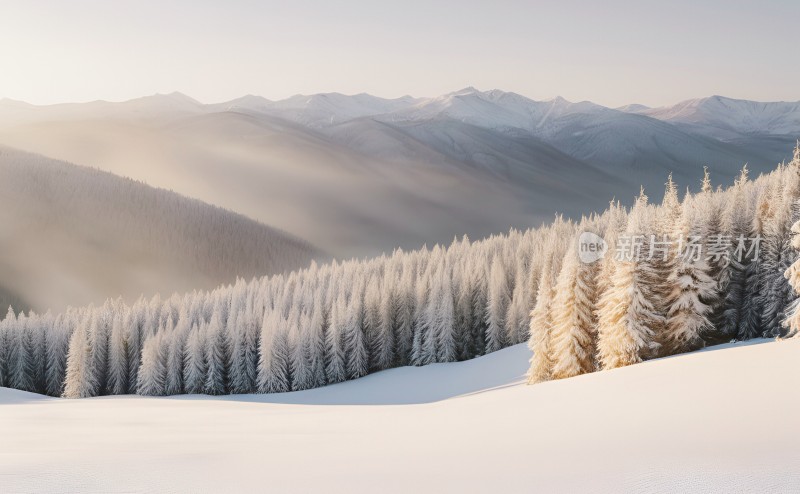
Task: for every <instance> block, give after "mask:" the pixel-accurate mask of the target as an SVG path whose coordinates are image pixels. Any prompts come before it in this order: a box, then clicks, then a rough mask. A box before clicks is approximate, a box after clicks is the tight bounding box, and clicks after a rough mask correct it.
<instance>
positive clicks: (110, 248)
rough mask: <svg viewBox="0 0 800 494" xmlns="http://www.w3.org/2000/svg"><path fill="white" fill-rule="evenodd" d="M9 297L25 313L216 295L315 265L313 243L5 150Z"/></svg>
mask: <svg viewBox="0 0 800 494" xmlns="http://www.w3.org/2000/svg"><path fill="white" fill-rule="evenodd" d="M0 251H2V253H3V254H2V256H0V297H2V295H3V293H5V294H6V298H5V300H6V302H7V303H6V304H5V306H6V307H7V305H8V303H13V304H14V306H15V307H17V308H20V307H19V305H18V304H19V303H20V302H22V303H24V304H25V305H27V307H25V306H23V308H25V309H27V308H34V309H36V310H46V309H48V308H52V309H54V310H58V311H61V310H63V309H64V308H65V307H66V306H67V305H85V304H88V303H90V302H102V301H103V300H105V299H106V298H107V297H109V296H111V297H117V296H123V297H124V298H125V299H126V300H128V301H131V302H132V301H133V300H135V299H136V297H138V296H139V295H140V294H142V293H145V294H152V293H156V292H167V293H170V292H173V291H175V290H180V291H186V290H190V289H194V288H212V287H214V286H217V285H219V284H221V283H225V282H230V281H233V280H235V279H236V277H237V276H243V277H252V276H263V275H268V274H275V273H280V272H284V271H289V270H292V269H297V268H299V267H302V266H307V265H308V263H309V262H310V261H311V259H313V258H315V257H316V256H318V255H319V253H318V252H317V251H316V250H315V249H314V248H313V247H311V246H310V245H309V244H308V243H306V242H304V241H302V240H299V239H296V238H294V237H292V236H291V235H289V234H286V233H284V232H281V231H279V230H275V229H273V228H270V227H267V226H265V225H263V224H260V223H258V222H256V221H253V220H250V219H248V218H246V217H244V216H241V215H239V214H235V213H232V212H230V211H227V210H224V209H222V208H218V207H215V206H210V205H208V204H205V203H203V202H201V201H197V200H193V199H189V198H186V197H182V196H180V195H178V194H175V193H173V192H171V191H167V190H163V189H156V188H152V187H149V186H147V185H145V184H143V183H140V182H136V181H133V180H129V179H125V178H121V177H117V176H115V175H112V174H109V173H105V172H101V171H99V170H94V169H91V168H85V167H80V166H75V165H71V164H69V163H64V162H60V161H54V160H50V159H47V158H44V157H41V156H37V155H32V154H27V153H23V152H19V151H15V150H11V149H2V148H0Z"/></svg>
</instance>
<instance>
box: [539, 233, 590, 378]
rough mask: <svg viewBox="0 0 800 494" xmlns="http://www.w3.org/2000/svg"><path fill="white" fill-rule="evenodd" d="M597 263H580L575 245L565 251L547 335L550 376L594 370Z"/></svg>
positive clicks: (572, 374)
mask: <svg viewBox="0 0 800 494" xmlns="http://www.w3.org/2000/svg"><path fill="white" fill-rule="evenodd" d="M599 267H600V263H599V262H598V261H595V262H592V263H585V262H579V259H578V254H577V252H576V250H575V248H574V247H573V248H571V249H570V250H568V251H567V254H566V255H565V256H564V261H563V262H562V267H561V273H560V274H559V277H558V282H557V284H556V292H555V297H554V298H553V308H554V309H555V310H553V311H552V312H553V320H552V324H553V329H552V336H551V338H550V354H551V357H550V359H551V361H552V378H553V379H564V378H568V377H573V376H577V375H580V374H586V373H589V372H594V370H595V367H596V363H595V354H596V347H597V319H596V315H595V311H594V308H595V306H596V303H597V274H598V272H599Z"/></svg>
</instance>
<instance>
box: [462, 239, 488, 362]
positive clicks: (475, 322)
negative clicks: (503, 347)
mask: <svg viewBox="0 0 800 494" xmlns="http://www.w3.org/2000/svg"><path fill="white" fill-rule="evenodd" d="M467 269H468V270H469V273H470V275H471V277H470V281H469V287H470V289H471V290H472V293H471V308H472V315H471V317H470V319H471V320H472V327H471V329H470V333H471V335H472V347H471V350H472V351H471V352H470V354H471V355H472V356H478V355H483V354H484V353H486V327H487V325H486V319H487V306H488V296H489V277H488V275H487V263H486V261H485V258H484V259H480V258H478V257H477V255H476V254H475V253H472V254H471V255H470V259H469V261H468V264H467Z"/></svg>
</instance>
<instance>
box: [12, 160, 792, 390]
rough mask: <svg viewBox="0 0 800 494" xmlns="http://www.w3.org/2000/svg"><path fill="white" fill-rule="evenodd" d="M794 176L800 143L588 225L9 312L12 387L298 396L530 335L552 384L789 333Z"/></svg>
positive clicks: (542, 376) (535, 377)
mask: <svg viewBox="0 0 800 494" xmlns="http://www.w3.org/2000/svg"><path fill="white" fill-rule="evenodd" d="M799 172H800V152H798V151H796V152H795V157H794V160H793V161H792V162H791V163H789V164H782V165H780V166H778V168H777V169H776V170H775V171H773V172H772V173H769V174H767V175H762V176H760V177H758V178H756V179H754V180H751V179H750V177H748V174H747V169H746V168H745V169H743V170H742V172H741V175H740V177H739V179H738V180H737V181H736V183H735V184H734V185H733V186H732V187H730V188H728V189H726V190H721V189H714V187H713V186H712V185H711V181H710V177H709V176H708V174H706V178H705V179H704V181H703V183H702V184H700V190H698V191H697V192H695V193H692V192H690V191H689V190H688V189H687V191H686V192H685V193H684V194H682V197H681V194H679V189H678V186H677V184H674V183H673V182H672V180H671V178H669V179H668V180H667V185H666V192H665V196H664V199H663V201H662V203H661V204H658V205H655V204H650V203H649V202H648V199H647V196H646V195H645V193H644V191H642V193H641V194H640V195H639V197H638V198H637V199H636V200H635V202H634V204H633V206H632V207H630V208H624V207H623V206H621V205H620V204H619V203H616V202H612V203H611V205H610V207H609V208H608V209H607V210H606V211H605V212H603V213H599V214H592V215H590V216H587V217H585V218H583V219H581V220H580V221H571V220H565V219H563V218H560V217H557V218H556V219H555V221H554V222H553V223H552V224H550V225H545V226H542V227H541V228H538V229H531V230H528V231H525V232H520V231H516V230H512V231H511V232H509V233H508V234H507V235H499V236H493V237H490V238H487V239H484V240H479V241H474V242H471V241H470V240H469V239H468V238H466V237H465V238H463V239H455V240H454V241H453V242H452V243H451V244H450V245H449V246H441V245H437V246H434V247H433V248H425V249H421V250H418V251H413V252H403V251H401V250H397V251H395V252H394V253H392V254H391V255H385V256H382V257H379V258H375V259H370V260H350V261H345V262H332V263H329V264H325V265H317V264H315V263H312V264H311V266H310V267H308V268H306V269H304V270H300V271H293V272H291V273H288V274H281V275H275V276H270V277H263V278H258V279H253V280H252V281H249V282H247V281H245V280H239V281H238V282H236V283H235V284H233V285H228V286H223V287H219V288H217V289H215V290H213V291H209V292H201V291H196V292H193V293H188V294H185V295H183V296H180V295H173V296H171V297H169V298H167V299H161V298H160V297H159V296H156V297H154V298H152V299H150V300H145V299H140V300H139V301H137V302H136V303H134V304H131V305H128V304H125V303H123V302H122V301H121V300H109V301H107V302H106V303H105V304H103V305H102V306H98V307H92V306H90V307H83V308H70V309H69V310H67V311H65V312H64V313H61V314H58V315H54V314H50V313H47V314H44V315H39V314H34V313H27V314H26V313H19V314H17V313H15V312H14V311H13V310H12V309H9V312H8V314H7V316H6V317H5V319H4V320H3V321H2V322H0V385H2V386H7V387H12V388H16V389H22V390H27V391H33V392H38V393H46V394H49V395H52V396H65V397H71V398H77V397H90V396H98V395H108V394H127V393H138V394H144V395H172V394H180V393H206V394H227V393H254V392H260V393H273V392H285V391H293V390H302V389H309V388H314V387H319V386H324V385H327V384H332V383H337V382H341V381H345V380H348V379H355V378H359V377H362V376H364V375H366V374H368V373H371V372H375V371H379V370H382V369H388V368H392V367H397V366H404V365H425V364H429V363H434V362H453V361H458V360H465V359H470V358H473V357H475V356H478V355H483V354H486V353H490V352H494V351H496V350H499V349H501V348H504V347H506V346H509V345H514V344H519V343H523V342H526V341H527V342H528V344H529V345H530V347H531V348H532V349H533V351H534V356H533V359H532V361H531V370H530V381H531V382H541V381H544V380H548V379H557V378H565V377H570V376H575V375H578V374H581V373H586V372H592V371H594V370H597V369H608V368H614V367H619V366H623V365H629V364H633V363H636V362H640V361H643V360H646V359H650V358H654V357H659V356H664V355H670V354H674V353H680V352H685V351H690V350H694V349H697V348H700V347H703V346H705V345H709V344H715V343H719V342H724V341H729V340H732V339H749V338H754V337H760V336H768V337H776V336H785V335H786V334H787V332H788V330H787V329H786V327H785V326H784V324H785V323H786V320H787V318H788V319H789V320H796V319H797V318H798V316H796V315H795V314H794V313H793V307H795V305H794V299H795V298H796V297H795V294H794V291H793V290H792V286H791V285H790V284H789V281H788V280H787V278H786V277H785V276H784V274H785V273H786V271H787V269H789V268H790V266H791V265H792V264H793V263H794V261H795V260H796V259H797V254H796V251H795V249H794V248H793V246H792V245H791V244H792V230H791V227H792V224H793V223H794V222H795V221H796V220H797V219H798V212H799V211H800V208H797V207H796V206H795V205H796V201H797V200H798V199H800V174H799ZM586 233H591V234H593V235H594V236H596V237H597V238H602V239H603V241H604V242H605V243H606V245H607V247H608V249H607V252H606V253H605V255H604V256H601V257H599V259H597V260H594V262H588V261H587V262H582V261H581V259H583V257H581V254H582V252H581V249H583V247H584V244H583V243H582V242H581V241H580V239H583V238H584V235H585V234H586ZM628 247H631V248H630V249H629V248H628ZM792 272H794V271H793V270H792V269H790V270H789V274H791V273H792ZM794 281H796V280H793V282H794ZM794 328H795V329H793V330H794V331H796V325H795V326H794Z"/></svg>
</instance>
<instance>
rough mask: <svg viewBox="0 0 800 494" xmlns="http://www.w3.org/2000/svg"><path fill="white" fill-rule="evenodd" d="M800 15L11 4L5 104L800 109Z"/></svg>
mask: <svg viewBox="0 0 800 494" xmlns="http://www.w3.org/2000/svg"><path fill="white" fill-rule="evenodd" d="M798 20H800V2H798V1H797V0H785V1H775V0H773V1H763V0H762V1H758V2H756V1H743V0H706V1H702V0H693V1H684V0H659V1H652V0H638V1H636V0H630V1H622V0H604V1H596V0H595V1H577V0H558V1H527V2H525V1H502V0H493V1H484V2H476V1H468V0H462V1H436V0H427V1H418V0H402V1H393V2H385V1H378V0H373V1H359V2H357V1H331V0H307V1H302V0H296V1H291V2H289V1H286V2H269V1H243V0H228V1H208V0H175V1H170V2H166V1H160V2H159V1H150V0H137V1H127V0H125V1H123V0H116V1H108V0H105V1H100V0H98V1H90V0H71V1H68V2H67V1H63V0H52V1H37V0H16V1H8V0H0V98H2V97H8V98H13V99H19V100H24V101H28V102H31V103H38V104H45V103H57V102H72V101H89V100H94V99H106V100H112V101H119V100H125V99H131V98H135V97H139V96H145V95H149V94H154V93H168V92H172V91H181V92H183V93H186V94H188V95H190V96H192V97H194V98H197V99H198V100H200V101H202V102H206V103H213V102H219V101H224V100H229V99H232V98H236V97H239V96H242V95H244V94H258V95H261V96H264V97H267V98H270V99H280V98H285V97H288V96H291V95H293V94H298V93H303V94H309V93H318V92H329V91H337V92H342V93H345V94H355V93H360V92H368V93H371V94H375V95H378V96H384V97H396V96H401V95H404V94H411V95H413V96H435V95H438V94H442V93H446V92H450V91H454V90H457V89H460V88H462V87H465V86H475V87H477V88H479V89H483V90H488V89H494V88H498V89H504V90H507V91H515V92H518V93H521V94H524V95H526V96H528V97H531V98H534V99H547V98H551V97H554V96H557V95H560V96H563V97H565V98H567V99H569V100H573V101H581V100H591V101H594V102H596V103H600V104H603V105H608V106H619V105H623V104H627V103H643V104H647V105H650V106H659V105H664V104H672V103H675V102H678V101H680V100H684V99H688V98H694V97H702V96H710V95H712V94H721V95H724V96H730V97H734V98H746V99H755V100H761V101H773V100H791V101H796V100H798V99H800V90H798V87H800V86H798V80H800V63H798V39H800V38H798V28H797V24H798Z"/></svg>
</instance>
